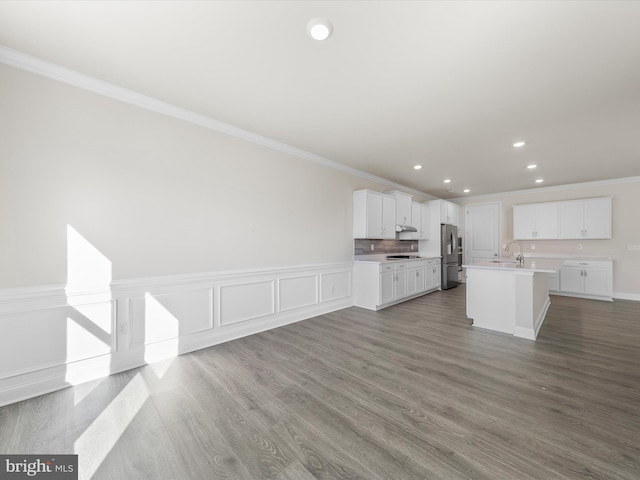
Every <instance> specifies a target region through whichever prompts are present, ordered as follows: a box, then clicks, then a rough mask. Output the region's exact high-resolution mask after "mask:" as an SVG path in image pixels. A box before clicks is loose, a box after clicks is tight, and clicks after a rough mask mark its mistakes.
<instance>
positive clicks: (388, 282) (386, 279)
mask: <svg viewBox="0 0 640 480" xmlns="http://www.w3.org/2000/svg"><path fill="white" fill-rule="evenodd" d="M395 276H396V272H395V271H394V269H393V266H392V265H389V268H388V269H387V271H385V272H382V273H380V301H379V305H384V304H385V303H391V302H393V300H394V298H395V289H394V286H395Z"/></svg>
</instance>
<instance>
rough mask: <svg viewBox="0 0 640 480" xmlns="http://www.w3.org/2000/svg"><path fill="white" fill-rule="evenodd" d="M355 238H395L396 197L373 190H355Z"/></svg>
mask: <svg viewBox="0 0 640 480" xmlns="http://www.w3.org/2000/svg"><path fill="white" fill-rule="evenodd" d="M353 238H372V239H395V238H396V199H395V197H393V196H391V195H385V194H382V193H378V192H374V191H371V190H357V191H355V192H353Z"/></svg>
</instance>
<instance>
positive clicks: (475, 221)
mask: <svg viewBox="0 0 640 480" xmlns="http://www.w3.org/2000/svg"><path fill="white" fill-rule="evenodd" d="M501 209H502V204H501V203H500V202H493V203H479V204H475V205H467V222H466V236H465V243H466V245H465V262H466V263H469V264H471V263H475V262H482V261H489V260H493V259H495V258H497V257H499V256H500V211H501Z"/></svg>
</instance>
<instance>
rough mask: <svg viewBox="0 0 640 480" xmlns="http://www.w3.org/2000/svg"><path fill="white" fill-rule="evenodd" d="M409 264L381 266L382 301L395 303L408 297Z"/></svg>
mask: <svg viewBox="0 0 640 480" xmlns="http://www.w3.org/2000/svg"><path fill="white" fill-rule="evenodd" d="M406 269H407V264H406V263H404V262H403V263H392V264H389V265H381V266H380V301H381V303H382V304H384V303H389V302H393V301H394V300H399V299H401V298H403V297H406V296H407V271H406Z"/></svg>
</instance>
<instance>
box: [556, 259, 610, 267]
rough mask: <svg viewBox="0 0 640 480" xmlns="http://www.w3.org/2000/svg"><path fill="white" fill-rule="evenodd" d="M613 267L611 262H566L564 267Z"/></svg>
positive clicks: (563, 264) (563, 263)
mask: <svg viewBox="0 0 640 480" xmlns="http://www.w3.org/2000/svg"><path fill="white" fill-rule="evenodd" d="M610 265H611V262H610V261H609V260H565V261H564V262H562V266H563V267H583V268H607V267H609V266H610Z"/></svg>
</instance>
